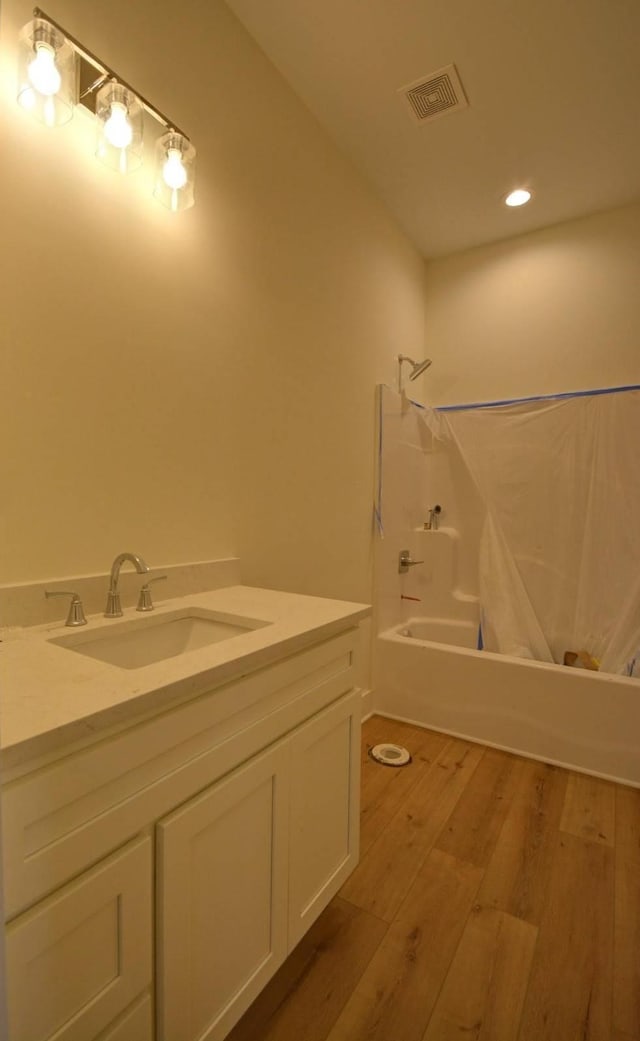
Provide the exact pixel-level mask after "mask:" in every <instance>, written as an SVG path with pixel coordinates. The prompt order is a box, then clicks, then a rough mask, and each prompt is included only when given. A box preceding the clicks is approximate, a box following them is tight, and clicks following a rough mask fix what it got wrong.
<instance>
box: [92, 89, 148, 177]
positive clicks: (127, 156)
mask: <svg viewBox="0 0 640 1041" xmlns="http://www.w3.org/2000/svg"><path fill="white" fill-rule="evenodd" d="M96 119H97V121H98V143H97V145H96V155H97V157H98V159H99V160H100V161H101V162H102V163H104V164H105V166H109V167H110V168H111V169H112V170H117V171H118V172H119V173H123V174H126V173H131V171H132V170H137V169H138V167H139V166H141V165H142V158H143V143H142V138H143V130H144V119H143V112H142V107H141V105H140V102H139V101H138V99H137V97H136V95H135V94H134V93H133V91H131V90H128V89H127V87H123V86H121V84H119V83H114V82H110V83H105V85H104V86H103V87H101V88H100V90H99V91H98V93H97V95H96Z"/></svg>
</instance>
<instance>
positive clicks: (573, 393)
mask: <svg viewBox="0 0 640 1041" xmlns="http://www.w3.org/2000/svg"><path fill="white" fill-rule="evenodd" d="M626 390H640V384H629V385H628V386H624V387H601V388H599V389H598V390H570V391H565V392H564V393H562V394H536V395H533V396H532V397H530V398H507V399H505V400H504V401H478V402H475V403H474V404H468V405H436V406H435V407H434V412H462V411H465V410H467V409H475V408H497V407H498V406H500V405H525V404H527V403H528V402H530V401H562V400H563V399H566V398H590V397H597V396H598V395H600V394H621V393H622V392H623V391H626ZM412 404H413V405H417V406H418V408H424V407H425V406H424V405H421V404H420V403H419V402H418V401H413V402H412Z"/></svg>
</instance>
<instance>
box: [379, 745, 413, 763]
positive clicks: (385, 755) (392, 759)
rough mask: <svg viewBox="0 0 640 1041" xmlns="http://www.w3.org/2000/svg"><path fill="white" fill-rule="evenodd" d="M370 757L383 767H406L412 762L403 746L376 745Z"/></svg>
mask: <svg viewBox="0 0 640 1041" xmlns="http://www.w3.org/2000/svg"><path fill="white" fill-rule="evenodd" d="M369 755H370V756H371V758H372V759H375V761H376V763H382V765H383V766H406V765H407V764H408V763H410V762H411V756H410V754H409V752H408V751H407V749H406V748H403V747H402V745H387V744H384V745H374V746H373V748H370V749H369Z"/></svg>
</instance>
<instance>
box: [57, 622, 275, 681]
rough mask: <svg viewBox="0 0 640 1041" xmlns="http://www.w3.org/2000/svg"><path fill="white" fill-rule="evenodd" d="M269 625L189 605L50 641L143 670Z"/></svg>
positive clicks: (110, 662) (81, 652)
mask: <svg viewBox="0 0 640 1041" xmlns="http://www.w3.org/2000/svg"><path fill="white" fill-rule="evenodd" d="M269 624H270V623H269V622H264V621H261V620H259V619H257V618H244V617H242V616H240V615H231V614H222V613H219V612H217V611H206V610H201V609H200V608H188V607H187V608H182V609H180V610H178V611H173V612H171V613H170V614H163V615H160V616H157V617H154V618H140V619H135V620H134V621H131V622H112V623H111V624H109V625H103V626H101V627H100V628H99V629H93V630H91V629H90V630H89V631H86V630H83V631H82V632H77V633H73V634H70V635H68V636H58V637H56V639H54V640H51V641H50V642H51V643H54V644H56V646H58V647H64V648H65V649H66V650H69V651H75V652H76V654H84V655H87V656H88V657H89V658H97V659H98V660H99V661H104V662H107V663H108V664H109V665H117V666H118V667H119V668H121V669H141V668H143V667H144V666H145V665H152V664H153V663H154V662H157V661H164V659H165V658H175V657H177V656H178V655H179V654H187V653H188V652H189V651H197V650H199V649H200V648H201V647H208V646H209V645H210V644H214V643H220V642H221V641H222V640H230V639H233V638H234V637H236V636H242V635H244V634H245V633H248V632H251V631H252V630H254V629H261V628H262V627H263V626H265V625H269Z"/></svg>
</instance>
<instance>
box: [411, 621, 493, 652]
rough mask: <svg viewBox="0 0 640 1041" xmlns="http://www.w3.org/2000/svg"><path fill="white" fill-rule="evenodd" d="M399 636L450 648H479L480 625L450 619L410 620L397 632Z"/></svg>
mask: <svg viewBox="0 0 640 1041" xmlns="http://www.w3.org/2000/svg"><path fill="white" fill-rule="evenodd" d="M395 631H396V632H397V633H398V635H399V636H407V637H409V638H411V639H413V640H427V641H429V642H430V643H446V644H448V645H449V646H450V647H468V648H470V649H473V650H475V649H476V648H477V646H478V623H477V622H460V621H454V620H452V619H450V618H410V619H409V621H408V622H405V623H404V625H400V626H398V627H397V629H396V630H395Z"/></svg>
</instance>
